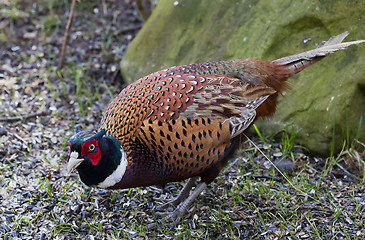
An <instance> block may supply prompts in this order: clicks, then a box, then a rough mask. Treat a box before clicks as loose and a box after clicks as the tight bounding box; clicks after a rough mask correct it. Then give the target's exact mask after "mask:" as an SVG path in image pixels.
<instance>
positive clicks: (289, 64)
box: [272, 31, 365, 74]
mask: <svg viewBox="0 0 365 240" xmlns="http://www.w3.org/2000/svg"><path fill="white" fill-rule="evenodd" d="M348 34H349V33H348V32H347V31H346V32H343V33H341V34H339V35H337V36H334V37H331V38H330V39H329V40H328V41H326V42H324V43H322V44H320V45H319V46H318V47H317V48H316V49H313V50H310V51H306V52H302V53H299V54H295V55H292V56H288V57H283V58H279V59H277V60H274V61H272V62H274V63H278V64H280V65H284V66H286V68H288V69H291V70H293V73H294V74H295V73H298V72H300V71H302V70H303V69H305V68H307V67H309V66H311V65H312V64H314V63H316V62H318V61H319V60H321V59H323V58H324V57H326V56H328V55H329V54H331V53H334V52H336V51H338V50H341V49H346V48H347V47H349V46H351V45H355V44H359V43H362V42H365V40H358V41H352V42H344V43H343V42H342V41H343V40H344V39H345V37H346V36H347V35H348Z"/></svg>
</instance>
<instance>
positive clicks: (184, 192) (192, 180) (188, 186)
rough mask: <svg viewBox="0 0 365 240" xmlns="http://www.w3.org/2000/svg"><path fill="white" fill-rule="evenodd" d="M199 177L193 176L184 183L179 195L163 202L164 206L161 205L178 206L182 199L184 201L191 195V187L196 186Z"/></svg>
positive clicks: (161, 214)
mask: <svg viewBox="0 0 365 240" xmlns="http://www.w3.org/2000/svg"><path fill="white" fill-rule="evenodd" d="M198 178H199V177H192V178H190V179H189V180H188V182H187V183H186V184H185V185H184V187H183V188H182V189H181V191H180V192H179V194H178V195H177V197H176V198H175V199H174V200H172V201H169V202H167V203H165V204H163V205H162V206H160V207H161V208H163V209H164V208H166V207H167V206H171V205H173V206H174V207H176V206H177V205H179V204H180V203H181V202H182V201H184V200H185V199H186V198H188V197H189V193H190V190H191V188H192V187H193V186H194V184H195V182H196V180H198ZM158 215H160V216H167V215H168V214H166V213H158Z"/></svg>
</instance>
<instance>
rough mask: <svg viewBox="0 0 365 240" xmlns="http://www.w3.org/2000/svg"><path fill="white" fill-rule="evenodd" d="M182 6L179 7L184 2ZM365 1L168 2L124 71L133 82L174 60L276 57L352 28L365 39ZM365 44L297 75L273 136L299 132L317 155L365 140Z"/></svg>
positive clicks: (269, 122) (271, 128) (264, 125)
mask: <svg viewBox="0 0 365 240" xmlns="http://www.w3.org/2000/svg"><path fill="white" fill-rule="evenodd" d="M176 3H177V4H176ZM364 12H365V1H338V0H332V1H309V0H307V1H306V0H304V1H287V0H286V1H285V0H273V1H269V0H267V1H258V0H246V1H244V0H230V1H226V0H220V1H211V0H199V1H196V0H184V1H172V0H160V2H159V3H158V5H157V7H156V9H155V10H154V12H153V14H152V15H151V17H150V18H149V20H148V21H147V22H146V24H145V26H144V27H143V28H142V30H141V31H140V32H139V34H138V35H137V37H136V38H135V39H134V40H133V42H132V44H131V45H130V47H129V49H128V51H127V53H126V55H125V57H124V59H123V60H122V62H121V69H122V73H123V75H124V79H126V81H127V82H128V83H131V82H133V81H135V80H136V79H138V78H139V77H142V76H144V75H147V74H149V73H151V72H155V71H157V70H160V69H163V68H167V67H170V66H174V65H183V64H189V63H196V62H206V61H218V60H226V59H235V58H256V59H261V60H274V59H277V58H280V57H284V56H287V55H291V54H294V53H298V52H302V51H306V50H310V49H312V48H315V47H316V46H317V45H318V44H320V43H321V42H322V41H323V40H327V39H328V38H329V37H331V36H333V35H337V34H339V33H341V32H344V31H346V30H348V31H349V32H350V35H349V36H348V38H346V39H345V40H346V41H351V40H358V39H365V24H364V22H365V15H364V14H363V13H364ZM364 63H365V44H363V45H359V46H351V47H350V48H349V49H347V50H344V51H340V52H337V53H335V54H332V55H330V56H329V57H327V58H325V59H324V60H322V61H321V62H319V63H317V64H316V65H314V66H312V67H310V68H308V69H306V70H304V71H303V72H302V73H300V74H298V75H297V76H295V77H294V78H293V79H291V80H290V86H291V90H290V91H287V92H286V93H285V97H284V98H281V99H280V102H279V105H278V109H277V113H276V115H275V116H274V117H273V118H270V119H265V120H264V121H258V122H257V124H258V125H259V128H260V129H261V130H263V131H264V133H265V134H267V135H271V134H277V133H278V132H280V131H282V130H285V129H286V130H289V131H291V130H294V131H296V132H297V133H298V135H297V141H298V142H299V143H301V144H303V145H304V146H306V147H307V148H308V149H309V150H310V151H312V152H313V153H316V154H322V155H328V154H329V153H330V152H331V151H335V152H336V151H337V152H338V151H339V150H341V147H342V145H343V142H344V140H346V141H347V143H350V142H351V141H352V140H353V139H354V138H357V139H359V140H360V141H362V142H365V127H364V126H363V125H364V124H363V123H362V122H363V121H362V119H363V117H364V113H365V77H364V76H365V64H364Z"/></svg>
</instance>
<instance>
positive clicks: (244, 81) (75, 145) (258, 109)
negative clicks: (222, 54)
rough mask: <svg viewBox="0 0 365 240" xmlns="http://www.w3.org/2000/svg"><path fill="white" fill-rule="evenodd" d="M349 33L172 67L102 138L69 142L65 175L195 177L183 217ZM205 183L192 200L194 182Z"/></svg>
mask: <svg viewBox="0 0 365 240" xmlns="http://www.w3.org/2000/svg"><path fill="white" fill-rule="evenodd" d="M347 35H348V33H347V32H345V33H342V34H340V35H338V36H335V37H332V38H330V39H329V40H328V41H327V42H325V43H324V44H322V45H320V46H319V47H318V48H316V49H314V50H311V51H307V52H304V53H300V54H296V55H293V56H289V57H284V58H281V59H278V60H275V61H260V60H252V59H244V60H242V59H241V60H228V61H220V62H209V63H201V64H191V65H186V66H179V67H172V68H168V69H166V70H161V71H158V72H155V73H152V74H150V75H148V76H146V77H143V78H141V79H139V80H137V81H136V82H134V83H132V84H131V85H129V86H127V87H126V88H125V89H124V90H123V91H122V92H121V93H120V94H119V95H118V96H117V97H116V98H115V99H114V101H112V102H111V103H110V104H109V106H108V108H107V109H106V111H105V113H104V116H103V119H102V121H101V126H100V129H99V131H98V132H97V133H96V134H95V133H90V132H79V133H77V134H76V135H75V136H73V137H72V138H71V139H70V154H69V162H68V170H69V171H71V170H72V169H75V168H76V169H77V171H78V172H79V175H80V178H81V181H82V182H84V183H85V184H86V185H88V186H97V187H101V188H109V189H122V188H133V187H139V186H149V185H164V184H166V183H169V182H173V181H181V180H184V179H188V178H190V180H189V181H188V183H187V184H186V185H185V187H184V188H183V190H182V191H181V193H180V194H179V196H178V198H177V199H176V200H175V201H174V203H175V205H177V204H179V203H181V204H179V205H178V206H177V208H176V210H175V211H174V213H172V215H171V218H172V219H174V218H175V217H176V216H177V215H179V214H184V213H186V210H187V208H188V207H189V206H190V205H191V203H192V202H193V201H194V199H195V198H196V197H197V196H198V195H199V194H200V193H201V192H202V191H203V190H204V189H205V188H206V186H207V184H209V183H210V182H212V181H213V180H214V178H215V177H217V175H218V174H219V172H220V171H221V169H222V167H224V165H225V164H226V163H227V161H228V159H229V155H230V153H232V151H233V150H234V149H235V148H236V147H237V145H238V143H239V136H240V134H241V133H242V132H243V131H244V130H245V129H247V128H248V127H249V126H250V124H251V123H252V122H253V121H254V120H255V118H256V117H264V116H270V115H272V114H273V113H274V112H275V108H276V102H277V97H278V94H280V93H281V92H282V90H283V89H285V81H286V80H287V79H288V78H289V77H291V76H293V75H294V74H296V73H298V72H300V71H301V70H303V69H304V68H306V67H308V66H310V65H312V64H313V63H315V62H317V61H319V60H321V59H322V58H324V57H325V56H327V55H328V54H330V53H332V52H335V51H337V50H339V49H345V48H347V47H348V46H350V45H353V44H358V43H360V42H363V41H353V42H346V43H341V42H342V40H343V39H344V38H345V37H346V36H347ZM198 177H200V178H201V183H200V184H199V185H198V186H197V187H196V188H195V190H194V192H193V193H192V194H191V195H190V196H189V193H190V190H191V188H192V186H193V185H194V184H195V181H196V180H197V178H198Z"/></svg>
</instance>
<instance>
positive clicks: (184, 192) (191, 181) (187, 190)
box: [172, 177, 198, 206]
mask: <svg viewBox="0 0 365 240" xmlns="http://www.w3.org/2000/svg"><path fill="white" fill-rule="evenodd" d="M196 180H198V177H192V178H190V179H189V181H188V182H187V183H186V184H185V186H184V187H183V189H181V191H180V193H179V195H178V196H177V197H176V198H175V199H174V200H173V201H172V204H173V205H174V206H177V205H179V204H180V203H181V202H182V201H184V200H185V199H187V198H188V197H189V193H190V190H191V188H192V187H193V186H194V184H195V182H196Z"/></svg>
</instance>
